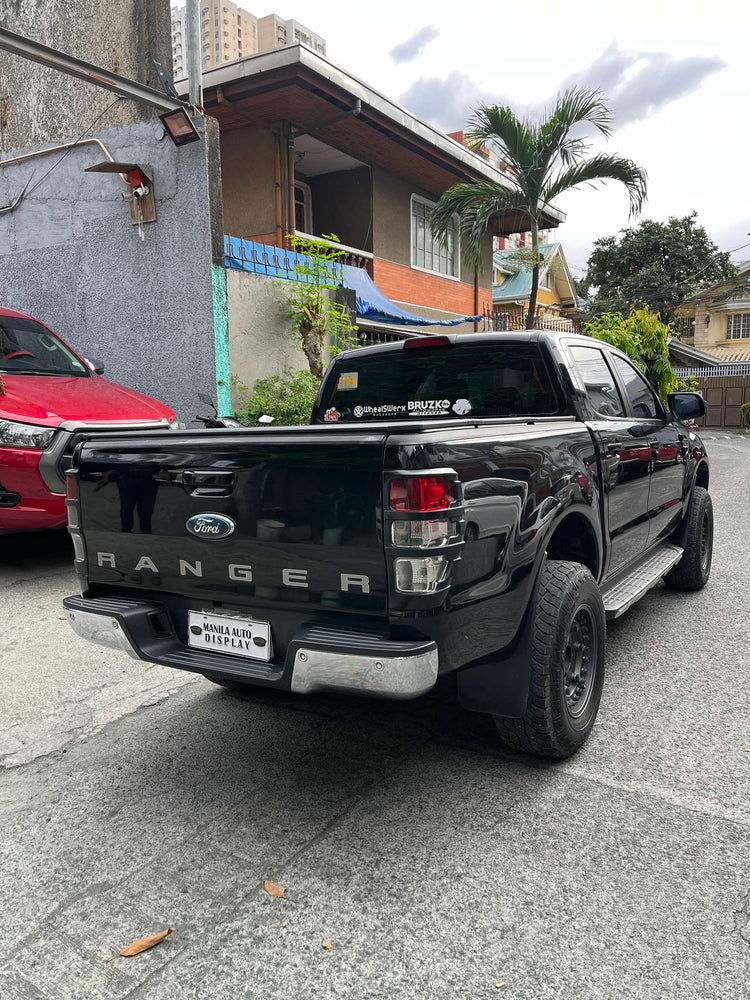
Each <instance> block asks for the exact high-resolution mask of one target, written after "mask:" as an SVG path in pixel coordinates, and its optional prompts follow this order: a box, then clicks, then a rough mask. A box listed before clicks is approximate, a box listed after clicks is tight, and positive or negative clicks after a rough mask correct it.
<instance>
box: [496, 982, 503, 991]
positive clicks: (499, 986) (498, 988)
mask: <svg viewBox="0 0 750 1000" xmlns="http://www.w3.org/2000/svg"><path fill="white" fill-rule="evenodd" d="M503 986H505V983H495V989H496V990H501V989H502V988H503Z"/></svg>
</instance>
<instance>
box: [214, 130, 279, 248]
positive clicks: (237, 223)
mask: <svg viewBox="0 0 750 1000" xmlns="http://www.w3.org/2000/svg"><path fill="white" fill-rule="evenodd" d="M274 144H275V140H274V135H273V133H272V132H271V131H269V130H268V129H265V128H259V127H256V126H252V125H249V126H248V127H247V128H239V129H232V131H230V132H225V133H223V134H222V136H221V173H222V190H223V194H224V222H225V226H226V231H227V233H229V234H230V235H231V236H242V237H243V238H244V239H258V238H259V237H261V236H266V237H270V236H273V237H274V238H275V234H276V184H275V176H276V174H275V153H274Z"/></svg>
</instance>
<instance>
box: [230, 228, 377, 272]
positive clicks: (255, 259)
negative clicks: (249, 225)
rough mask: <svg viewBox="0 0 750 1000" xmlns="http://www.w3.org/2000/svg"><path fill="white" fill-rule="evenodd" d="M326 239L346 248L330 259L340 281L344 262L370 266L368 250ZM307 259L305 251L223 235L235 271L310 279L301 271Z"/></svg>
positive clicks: (338, 246)
mask: <svg viewBox="0 0 750 1000" xmlns="http://www.w3.org/2000/svg"><path fill="white" fill-rule="evenodd" d="M298 235H300V236H302V235H304V234H302V233H299V234H298ZM316 238H317V237H316ZM324 242H325V243H326V244H327V245H329V246H332V247H337V248H340V249H342V250H345V251H347V252H346V254H345V255H344V256H342V257H341V258H339V259H338V260H336V261H331V262H330V263H329V265H328V267H329V268H330V272H331V277H332V278H333V279H335V282H336V283H337V284H338V283H339V282H340V281H341V265H342V264H349V265H350V266H352V267H361V268H367V265H368V264H369V263H370V262H371V261H372V259H373V258H372V254H371V253H367V251H366V250H355V249H354V248H353V247H346V246H344V245H343V244H341V243H331V242H330V241H329V240H325V241H324ZM308 261H309V258H307V257H306V256H305V254H302V253H299V252H298V251H296V250H286V249H285V248H284V247H277V246H273V245H272V244H270V243H258V242H257V241H256V240H243V239H241V238H240V237H239V236H225V237H224V264H225V266H226V267H228V268H230V269H231V270H233V271H250V272H251V273H252V274H265V275H268V276H269V277H271V278H286V279H287V280H289V281H306V280H307V281H309V280H311V279H310V278H306V277H305V276H304V273H303V271H302V268H303V267H304V265H305V264H306V263H307V262H308Z"/></svg>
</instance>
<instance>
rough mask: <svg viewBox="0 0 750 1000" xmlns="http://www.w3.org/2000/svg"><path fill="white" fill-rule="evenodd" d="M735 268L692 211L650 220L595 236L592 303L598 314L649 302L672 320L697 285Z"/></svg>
mask: <svg viewBox="0 0 750 1000" xmlns="http://www.w3.org/2000/svg"><path fill="white" fill-rule="evenodd" d="M736 273H737V269H736V268H735V266H734V265H733V264H732V261H731V260H730V258H729V254H727V253H724V252H722V251H720V250H719V248H718V247H717V246H716V244H715V243H714V242H713V241H712V240H711V239H710V238H709V236H708V233H707V232H706V230H705V229H704V228H703V226H701V225H699V224H698V222H697V213H696V212H692V213H691V214H690V215H684V216H683V217H682V218H680V219H678V218H676V217H674V216H671V217H670V218H669V219H668V220H667V222H654V221H652V220H650V219H646V220H644V221H643V222H641V223H640V224H639V225H638V226H635V227H634V228H632V229H623V230H622V231H621V233H620V235H619V237H618V236H605V237H603V238H602V239H599V240H596V242H595V243H594V248H593V250H592V252H591V255H590V257H589V259H588V268H587V271H586V278H585V280H586V282H588V284H589V285H591V286H594V287H596V288H597V289H598V291H597V294H596V297H595V298H594V299H593V300H592V301H591V302H590V303H589V306H590V309H591V312H592V313H593V314H594V315H600V314H602V313H608V312H625V313H627V312H629V311H630V310H631V309H632V308H634V307H636V306H648V307H649V309H651V311H652V312H657V313H659V314H660V315H661V318H662V319H663V320H664V321H665V322H670V321H671V320H672V319H673V317H674V311H675V309H676V308H677V306H678V305H679V304H680V302H681V301H682V300H683V299H684V298H685V297H686V296H688V295H690V294H692V293H693V292H694V291H696V290H697V288H698V286H699V285H702V284H713V283H714V282H716V281H723V280H724V279H726V278H731V277H732V276H734V275H735V274H736Z"/></svg>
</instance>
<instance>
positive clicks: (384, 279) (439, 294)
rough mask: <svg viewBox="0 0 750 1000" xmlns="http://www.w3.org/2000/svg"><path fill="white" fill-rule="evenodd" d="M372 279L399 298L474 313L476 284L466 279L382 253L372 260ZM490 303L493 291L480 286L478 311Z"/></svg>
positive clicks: (418, 303)
mask: <svg viewBox="0 0 750 1000" xmlns="http://www.w3.org/2000/svg"><path fill="white" fill-rule="evenodd" d="M372 280H373V281H374V282H375V284H376V285H377V286H378V288H379V289H380V291H381V292H383V294H384V295H387V296H388V298H389V299H394V300H395V301H397V302H405V303H409V304H411V305H415V306H424V307H426V308H428V309H442V310H443V311H444V312H451V313H458V314H459V315H460V316H473V315H474V286H473V285H469V284H467V283H466V282H465V281H451V280H450V278H441V277H440V276H439V275H437V274H426V273H425V272H424V271H416V270H414V268H411V267H405V266H404V265H403V264H394V263H393V262H392V261H390V260H381V259H380V258H379V257H376V258H375V259H374V260H373V262H372ZM480 280H481V279H480ZM491 306H492V291H491V290H490V289H489V288H482V287H481V286H480V288H479V312H483V311H484V309H485V307H487V308H490V307H491Z"/></svg>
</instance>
